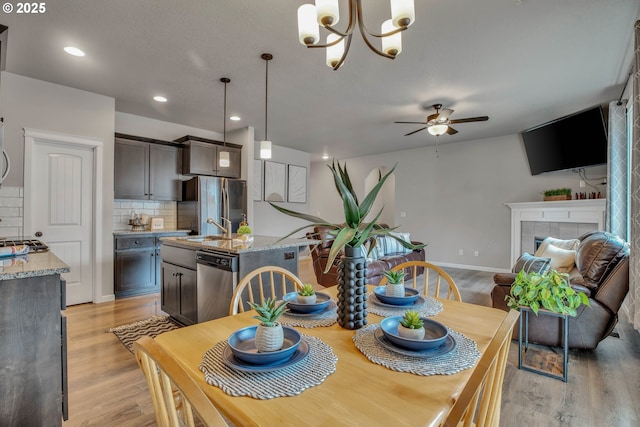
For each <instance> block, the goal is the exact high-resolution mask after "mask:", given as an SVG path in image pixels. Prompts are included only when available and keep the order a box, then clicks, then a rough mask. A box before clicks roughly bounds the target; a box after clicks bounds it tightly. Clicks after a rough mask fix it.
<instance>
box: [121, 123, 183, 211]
mask: <svg viewBox="0 0 640 427" xmlns="http://www.w3.org/2000/svg"><path fill="white" fill-rule="evenodd" d="M114 157H115V158H114V193H115V198H116V199H135V200H164V201H177V200H180V198H181V196H182V194H181V192H182V185H181V181H180V166H181V163H182V152H181V149H180V147H179V146H178V145H177V144H172V143H169V142H164V141H158V140H153V139H150V138H143V137H136V136H131V135H124V134H118V133H116V139H115V156H114Z"/></svg>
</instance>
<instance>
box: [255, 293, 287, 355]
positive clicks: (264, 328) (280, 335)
mask: <svg viewBox="0 0 640 427" xmlns="http://www.w3.org/2000/svg"><path fill="white" fill-rule="evenodd" d="M249 305H250V306H251V308H252V309H254V310H255V311H256V312H257V313H258V315H257V316H253V318H254V319H258V320H259V321H260V324H259V325H258V328H257V329H256V338H255V342H256V347H257V349H258V351H259V352H267V351H276V350H280V349H281V348H282V345H283V344H284V331H283V330H282V325H281V324H280V323H279V322H278V321H277V320H278V318H279V317H280V316H281V315H282V313H284V310H285V309H286V308H287V302H286V301H285V302H282V303H280V304H279V305H276V300H275V299H271V298H267V299H265V300H264V301H263V302H262V304H254V303H252V302H249Z"/></svg>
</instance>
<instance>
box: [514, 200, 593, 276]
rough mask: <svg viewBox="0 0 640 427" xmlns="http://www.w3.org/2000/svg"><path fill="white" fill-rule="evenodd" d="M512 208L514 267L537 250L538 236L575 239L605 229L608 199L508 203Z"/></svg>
mask: <svg viewBox="0 0 640 427" xmlns="http://www.w3.org/2000/svg"><path fill="white" fill-rule="evenodd" d="M507 206H509V208H511V265H514V264H515V262H516V260H517V259H518V257H519V256H520V255H521V254H522V253H523V252H529V253H531V254H532V253H533V252H534V251H535V246H534V239H535V238H536V237H541V238H544V237H547V236H552V237H557V238H559V239H575V238H578V237H579V236H580V235H582V234H583V233H586V232H588V231H594V230H604V228H605V208H606V199H590V200H563V201H556V202H525V203H507Z"/></svg>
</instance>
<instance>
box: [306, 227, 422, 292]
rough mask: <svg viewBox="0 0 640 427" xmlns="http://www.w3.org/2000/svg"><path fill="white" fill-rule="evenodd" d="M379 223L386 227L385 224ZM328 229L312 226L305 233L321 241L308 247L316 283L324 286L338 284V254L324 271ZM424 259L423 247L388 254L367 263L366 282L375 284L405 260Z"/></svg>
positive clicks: (329, 237)
mask: <svg viewBox="0 0 640 427" xmlns="http://www.w3.org/2000/svg"><path fill="white" fill-rule="evenodd" d="M380 225H382V226H383V227H387V228H388V226H387V225H386V224H380ZM329 231H331V229H330V228H328V227H314V228H313V233H311V232H310V233H307V238H308V239H316V240H321V243H319V244H318V245H317V246H316V245H313V246H310V249H311V258H312V260H313V271H314V273H315V275H316V279H317V280H318V284H320V285H322V286H325V287H328V286H334V285H337V284H338V260H339V258H340V255H339V256H337V257H336V259H335V261H334V263H333V265H332V266H331V268H330V269H329V271H328V272H327V273H325V272H324V269H325V267H326V265H327V261H328V260H329V250H330V249H331V245H332V244H333V237H332V236H331V234H329ZM412 243H413V244H420V243H421V242H415V241H412ZM424 259H425V253H424V249H415V250H413V251H411V252H409V253H403V254H390V255H387V256H384V257H382V258H379V259H377V260H375V261H372V262H369V263H367V284H368V285H377V284H378V283H380V280H382V277H383V276H384V272H385V271H387V270H391V269H392V268H393V267H395V266H396V265H398V264H401V263H403V262H405V261H424ZM421 273H422V271H418V274H421ZM412 274H413V273H411V272H408V275H407V276H406V279H411V277H413V276H412Z"/></svg>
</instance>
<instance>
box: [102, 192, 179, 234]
mask: <svg viewBox="0 0 640 427" xmlns="http://www.w3.org/2000/svg"><path fill="white" fill-rule="evenodd" d="M134 213H136V214H147V215H149V217H162V218H164V228H165V229H168V230H171V229H175V228H176V224H177V221H176V202H157V201H153V200H117V199H116V200H114V201H113V230H114V231H123V230H129V229H130V228H131V226H130V225H129V219H130V218H131V216H132V214H134Z"/></svg>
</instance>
